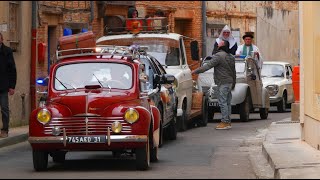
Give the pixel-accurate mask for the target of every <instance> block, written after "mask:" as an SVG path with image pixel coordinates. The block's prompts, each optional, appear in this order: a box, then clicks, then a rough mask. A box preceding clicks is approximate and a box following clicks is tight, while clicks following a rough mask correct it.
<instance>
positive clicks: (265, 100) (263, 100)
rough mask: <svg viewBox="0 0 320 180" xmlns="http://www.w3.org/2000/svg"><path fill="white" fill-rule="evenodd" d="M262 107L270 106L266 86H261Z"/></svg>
mask: <svg viewBox="0 0 320 180" xmlns="http://www.w3.org/2000/svg"><path fill="white" fill-rule="evenodd" d="M262 97H264V98H262V107H263V108H270V96H269V92H268V90H267V88H265V87H262Z"/></svg>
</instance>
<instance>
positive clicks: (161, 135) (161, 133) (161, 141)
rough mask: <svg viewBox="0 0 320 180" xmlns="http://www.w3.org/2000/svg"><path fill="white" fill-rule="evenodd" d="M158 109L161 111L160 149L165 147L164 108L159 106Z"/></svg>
mask: <svg viewBox="0 0 320 180" xmlns="http://www.w3.org/2000/svg"><path fill="white" fill-rule="evenodd" d="M157 108H158V109H159V111H160V118H161V119H160V127H159V128H160V129H159V130H160V132H159V147H162V145H163V134H164V131H163V130H164V129H163V109H162V107H161V106H158V107H157Z"/></svg>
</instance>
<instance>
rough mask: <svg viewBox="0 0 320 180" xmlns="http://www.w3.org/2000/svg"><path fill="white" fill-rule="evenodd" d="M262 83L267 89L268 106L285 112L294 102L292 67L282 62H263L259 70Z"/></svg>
mask: <svg viewBox="0 0 320 180" xmlns="http://www.w3.org/2000/svg"><path fill="white" fill-rule="evenodd" d="M261 76H262V83H263V86H264V87H265V88H267V89H268V91H269V95H270V105H271V106H277V110H278V112H285V111H286V108H290V106H291V103H293V102H294V94H293V88H292V66H291V65H290V63H288V62H283V61H264V62H263V66H262V69H261Z"/></svg>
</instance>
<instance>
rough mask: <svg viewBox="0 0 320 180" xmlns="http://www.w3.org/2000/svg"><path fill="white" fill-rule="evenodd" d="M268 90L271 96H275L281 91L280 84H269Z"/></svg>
mask: <svg viewBox="0 0 320 180" xmlns="http://www.w3.org/2000/svg"><path fill="white" fill-rule="evenodd" d="M267 89H268V92H269V94H270V96H275V95H277V94H278V92H279V86H278V85H269V86H267Z"/></svg>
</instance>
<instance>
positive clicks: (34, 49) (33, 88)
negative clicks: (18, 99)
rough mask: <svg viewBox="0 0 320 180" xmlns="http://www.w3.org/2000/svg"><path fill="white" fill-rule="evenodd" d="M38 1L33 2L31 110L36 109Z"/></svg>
mask: <svg viewBox="0 0 320 180" xmlns="http://www.w3.org/2000/svg"><path fill="white" fill-rule="evenodd" d="M36 55H37V1H32V39H31V72H30V100H31V110H34V109H35V108H36V85H35V84H36V65H37V63H36V62H37V56H36Z"/></svg>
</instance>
